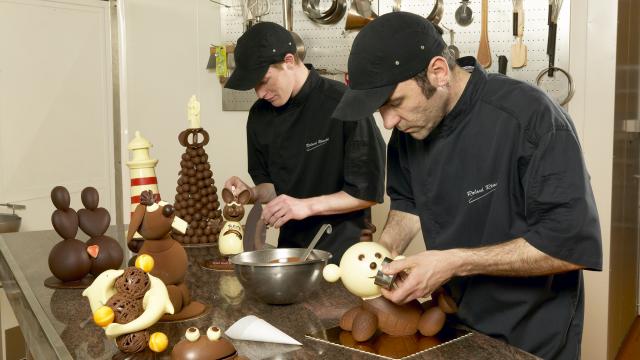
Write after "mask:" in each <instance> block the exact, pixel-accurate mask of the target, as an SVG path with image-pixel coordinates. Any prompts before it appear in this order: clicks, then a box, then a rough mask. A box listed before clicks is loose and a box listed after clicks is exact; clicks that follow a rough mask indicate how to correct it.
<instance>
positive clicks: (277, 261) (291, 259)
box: [269, 256, 302, 264]
mask: <svg viewBox="0 0 640 360" xmlns="http://www.w3.org/2000/svg"><path fill="white" fill-rule="evenodd" d="M301 261H302V259H301V258H299V257H297V256H290V257H286V258H279V259H273V260H270V261H269V263H270V264H287V263H297V262H301Z"/></svg>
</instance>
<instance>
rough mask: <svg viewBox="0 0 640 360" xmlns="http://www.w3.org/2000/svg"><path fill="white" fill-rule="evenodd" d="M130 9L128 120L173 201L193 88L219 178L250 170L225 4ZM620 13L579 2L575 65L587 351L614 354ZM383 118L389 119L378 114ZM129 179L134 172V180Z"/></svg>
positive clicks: (140, 3)
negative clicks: (229, 60)
mask: <svg viewBox="0 0 640 360" xmlns="http://www.w3.org/2000/svg"><path fill="white" fill-rule="evenodd" d="M614 4H615V2H614ZM125 9H126V23H127V37H126V49H127V60H126V66H127V71H128V78H127V82H128V90H127V91H128V94H127V95H126V101H127V103H128V111H127V112H126V116H127V119H128V120H127V121H128V129H129V130H130V131H131V132H133V131H134V130H136V129H137V130H140V131H142V133H143V135H144V136H146V137H147V138H148V139H149V140H150V141H151V142H153V143H154V144H155V148H154V149H152V155H153V156H154V157H156V158H158V159H160V164H159V165H158V169H157V175H158V177H159V182H160V191H161V193H162V195H163V197H164V198H165V199H169V200H171V199H173V196H174V195H175V181H176V174H177V171H178V168H179V165H178V163H179V156H180V154H181V153H182V150H183V149H181V147H180V146H179V145H178V143H177V139H176V137H177V134H178V133H179V132H180V131H181V130H182V129H184V128H185V127H186V126H187V123H186V104H187V100H188V99H189V96H190V95H191V94H197V95H198V97H199V99H200V101H201V103H202V124H203V127H204V128H205V129H206V130H207V131H209V133H210V134H211V135H212V142H211V143H210V144H209V145H208V146H207V148H206V150H207V152H208V154H209V156H210V161H211V164H212V170H213V172H214V178H215V181H216V184H218V187H220V186H221V185H222V183H223V182H224V181H225V180H226V179H227V178H228V177H229V176H231V175H238V176H241V177H243V178H246V179H249V176H248V174H247V170H246V168H247V166H246V150H245V149H246V142H245V138H244V128H245V122H246V115H247V114H246V112H222V111H221V101H220V85H219V84H218V83H217V80H216V78H215V76H214V75H213V74H212V73H210V72H208V71H206V70H205V65H206V62H207V59H208V56H209V44H211V43H213V44H216V43H218V42H219V41H220V39H221V36H220V29H219V19H218V6H217V5H215V4H212V3H211V2H209V1H208V0H183V1H171V0H137V1H131V0H128V1H127V2H126V6H125ZM616 14H617V8H616V6H612V4H611V2H603V1H598V0H588V1H586V2H582V1H572V2H571V40H570V46H571V48H570V49H571V51H570V60H571V63H570V67H569V70H570V72H571V73H572V74H573V75H574V80H575V82H576V88H577V92H576V95H575V97H574V100H573V101H572V102H571V104H570V107H569V110H570V113H571V115H572V117H573V119H574V121H575V123H576V126H577V128H578V132H579V136H580V138H581V140H582V143H583V148H584V151H585V157H586V161H587V164H588V167H589V170H590V172H591V175H592V186H593V189H594V192H595V196H596V201H597V204H598V210H599V213H600V216H601V224H602V233H603V248H604V249H603V250H604V268H605V270H604V271H603V272H601V273H592V272H587V273H586V275H585V277H586V293H587V297H586V316H585V331H584V341H583V354H582V356H583V358H584V359H606V358H607V347H606V345H607V333H606V332H607V325H606V324H607V313H608V299H607V291H604V290H603V289H607V288H608V276H609V272H608V270H607V267H608V257H609V233H610V226H609V224H610V214H611V203H610V202H611V201H610V200H611V168H612V144H613V90H614V89H613V81H612V74H614V71H615V43H616V42H615V39H616V24H615V23H616V16H617V15H616ZM587 37H588V39H589V41H587ZM377 121H378V125H379V126H380V127H381V122H380V119H379V117H377ZM123 128H125V129H126V128H127V126H124V127H123ZM382 133H383V136H384V137H385V139H388V136H389V132H388V131H386V130H384V129H382ZM129 138H130V136H128V135H126V134H125V136H123V139H129ZM123 142H124V143H126V142H127V140H123ZM128 188H129V187H128V180H126V181H125V189H128ZM125 195H126V201H125V204H126V206H125V208H126V209H125V211H128V210H127V209H128V195H127V194H125ZM387 211H388V200H387V201H386V202H385V204H382V205H378V206H376V207H375V208H374V223H375V224H376V226H378V228H379V229H381V228H382V226H383V225H384V221H385V218H386V217H385V215H386V212H387ZM423 248H424V245H423V244H422V242H421V241H414V243H413V244H412V245H411V248H410V251H411V252H415V251H419V250H420V249H423Z"/></svg>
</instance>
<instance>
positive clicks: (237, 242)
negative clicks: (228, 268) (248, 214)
mask: <svg viewBox="0 0 640 360" xmlns="http://www.w3.org/2000/svg"><path fill="white" fill-rule="evenodd" d="M250 198H251V193H250V192H249V190H243V191H241V192H240V194H238V196H235V195H233V193H232V192H231V191H230V190H229V189H222V199H223V200H224V202H225V205H224V210H223V212H222V215H223V216H224V218H225V220H226V222H225V223H224V226H222V230H220V238H219V239H218V247H219V249H220V254H222V255H223V256H229V255H236V254H240V253H241V252H242V251H243V250H244V249H243V246H242V237H243V236H244V231H243V230H242V225H241V224H240V220H242V218H243V217H244V205H246V204H248V203H249V200H250Z"/></svg>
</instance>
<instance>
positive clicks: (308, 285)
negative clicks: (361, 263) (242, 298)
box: [230, 248, 331, 304]
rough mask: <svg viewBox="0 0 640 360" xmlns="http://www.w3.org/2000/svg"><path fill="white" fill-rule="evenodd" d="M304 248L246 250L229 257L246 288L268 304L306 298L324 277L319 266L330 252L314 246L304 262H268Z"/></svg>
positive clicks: (299, 255) (288, 256) (321, 267)
mask: <svg viewBox="0 0 640 360" xmlns="http://www.w3.org/2000/svg"><path fill="white" fill-rule="evenodd" d="M304 251H305V249H296V248H293V249H286V248H283V249H264V250H256V251H247V252H243V253H241V254H238V255H236V256H234V257H232V258H231V259H230V261H231V263H233V265H234V268H235V272H236V276H237V277H238V279H239V280H240V283H241V284H242V286H243V287H244V289H245V291H246V292H247V293H248V294H250V295H253V296H254V297H256V298H258V299H259V300H261V301H263V302H265V303H267V304H293V303H297V302H301V301H303V300H305V299H306V298H307V297H308V296H309V295H311V294H312V293H313V291H314V290H315V289H316V288H317V287H318V284H319V283H320V282H322V281H323V279H322V269H323V268H324V266H325V265H326V264H327V262H328V261H329V259H331V253H329V252H326V251H323V250H313V252H312V253H311V255H309V258H308V259H307V261H305V262H290V263H271V262H270V261H272V260H274V259H285V258H291V257H297V258H300V257H301V256H302V254H303V253H304Z"/></svg>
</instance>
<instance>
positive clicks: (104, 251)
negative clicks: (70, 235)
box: [78, 187, 124, 276]
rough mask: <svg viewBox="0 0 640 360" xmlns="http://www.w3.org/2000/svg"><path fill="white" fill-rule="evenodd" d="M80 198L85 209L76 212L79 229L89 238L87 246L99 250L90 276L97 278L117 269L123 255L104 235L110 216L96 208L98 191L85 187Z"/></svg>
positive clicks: (116, 244) (117, 245)
mask: <svg viewBox="0 0 640 360" xmlns="http://www.w3.org/2000/svg"><path fill="white" fill-rule="evenodd" d="M81 198H82V204H83V205H84V207H85V208H84V209H80V210H78V220H79V224H80V229H82V231H84V232H85V233H86V234H87V235H89V237H90V238H89V240H88V241H87V245H88V246H92V245H96V246H97V247H98V249H99V253H98V257H96V258H95V259H94V260H93V261H92V264H91V274H92V275H93V276H98V275H99V274H100V273H101V272H103V271H105V270H107V269H119V268H120V265H121V264H122V259H123V257H124V253H123V251H122V248H121V247H120V244H118V242H117V241H116V240H115V239H114V238H112V237H109V236H105V235H104V233H105V232H107V229H108V228H109V223H110V222H111V216H110V215H109V212H108V211H107V210H106V209H105V208H102V207H98V202H99V199H100V196H99V194H98V190H96V189H95V188H93V187H86V188H85V189H84V190H82V194H81Z"/></svg>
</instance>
